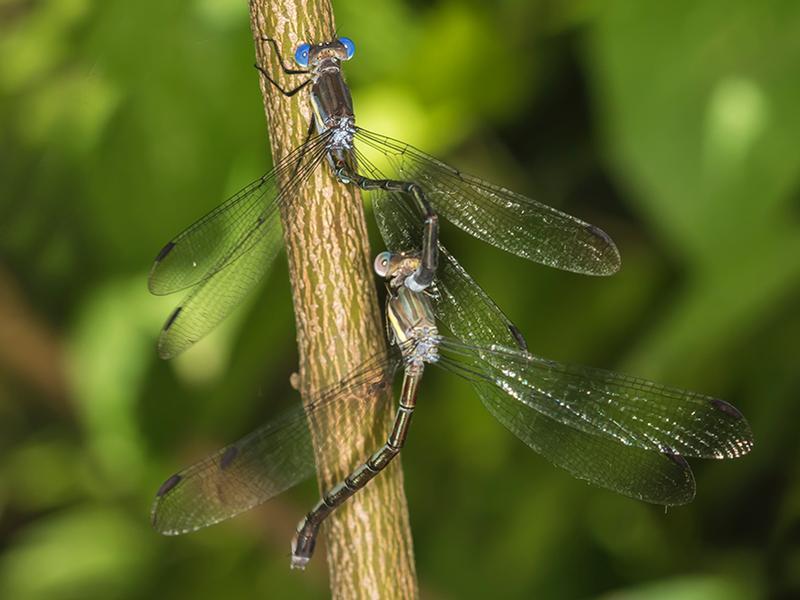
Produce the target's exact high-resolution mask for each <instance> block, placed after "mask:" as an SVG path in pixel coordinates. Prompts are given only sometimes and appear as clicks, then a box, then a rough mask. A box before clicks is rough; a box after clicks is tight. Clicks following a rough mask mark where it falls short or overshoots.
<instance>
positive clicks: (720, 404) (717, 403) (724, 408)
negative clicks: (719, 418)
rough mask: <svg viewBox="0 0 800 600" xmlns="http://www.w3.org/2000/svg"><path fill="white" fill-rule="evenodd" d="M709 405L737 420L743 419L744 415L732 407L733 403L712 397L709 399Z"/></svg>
mask: <svg viewBox="0 0 800 600" xmlns="http://www.w3.org/2000/svg"><path fill="white" fill-rule="evenodd" d="M709 403H710V404H711V406H713V407H714V408H716V409H717V410H718V411H720V412H724V413H725V414H726V415H729V416H731V417H733V418H734V419H737V420H743V419H744V415H742V413H740V412H739V411H738V409H736V408H734V406H733V405H731V404H728V403H727V402H725V401H724V400H717V399H716V398H712V399H711V400H709Z"/></svg>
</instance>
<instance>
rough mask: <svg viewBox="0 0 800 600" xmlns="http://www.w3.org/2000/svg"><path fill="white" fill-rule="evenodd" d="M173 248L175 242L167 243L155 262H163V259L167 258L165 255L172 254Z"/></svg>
mask: <svg viewBox="0 0 800 600" xmlns="http://www.w3.org/2000/svg"><path fill="white" fill-rule="evenodd" d="M174 247H175V242H167V244H166V245H165V246H164V247H163V248H162V249H161V251H160V252H159V253H158V256H156V262H161V261H162V260H164V258H166V256H167V254H169V253H170V252H172V249H173V248H174Z"/></svg>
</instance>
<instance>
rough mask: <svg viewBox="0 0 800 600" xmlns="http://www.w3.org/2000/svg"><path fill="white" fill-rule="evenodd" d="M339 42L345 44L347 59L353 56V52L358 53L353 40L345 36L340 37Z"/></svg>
mask: <svg viewBox="0 0 800 600" xmlns="http://www.w3.org/2000/svg"><path fill="white" fill-rule="evenodd" d="M339 43H340V44H341V45H342V46H344V51H345V53H346V55H345V60H350V59H351V58H353V54H355V53H356V45H355V44H354V43H353V40H351V39H350V38H345V37H343V38H339Z"/></svg>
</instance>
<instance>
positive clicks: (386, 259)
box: [374, 252, 392, 277]
mask: <svg viewBox="0 0 800 600" xmlns="http://www.w3.org/2000/svg"><path fill="white" fill-rule="evenodd" d="M391 260H392V253H391V252H381V253H380V254H378V256H376V257H375V264H374V268H375V273H377V274H378V276H379V277H386V276H387V275H388V274H389V264H390V263H391Z"/></svg>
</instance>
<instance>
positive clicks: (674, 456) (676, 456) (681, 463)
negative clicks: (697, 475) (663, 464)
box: [661, 448, 689, 469]
mask: <svg viewBox="0 0 800 600" xmlns="http://www.w3.org/2000/svg"><path fill="white" fill-rule="evenodd" d="M661 454H663V455H664V456H666V457H667V458H668V459H670V460H671V461H672V462H674V463H675V464H676V465H679V466H681V467H683V468H684V469H688V468H689V463H688V462H686V459H685V458H683V457H682V456H681V455H680V454H675V452H673V451H672V450H670V449H669V448H667V449H665V450H663V451H662V452H661Z"/></svg>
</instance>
